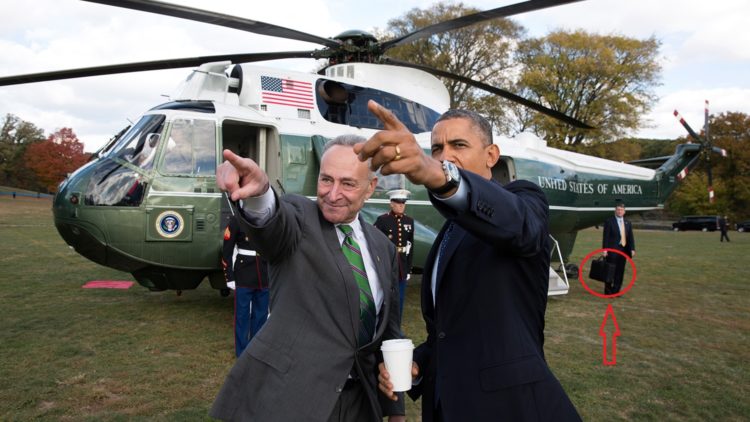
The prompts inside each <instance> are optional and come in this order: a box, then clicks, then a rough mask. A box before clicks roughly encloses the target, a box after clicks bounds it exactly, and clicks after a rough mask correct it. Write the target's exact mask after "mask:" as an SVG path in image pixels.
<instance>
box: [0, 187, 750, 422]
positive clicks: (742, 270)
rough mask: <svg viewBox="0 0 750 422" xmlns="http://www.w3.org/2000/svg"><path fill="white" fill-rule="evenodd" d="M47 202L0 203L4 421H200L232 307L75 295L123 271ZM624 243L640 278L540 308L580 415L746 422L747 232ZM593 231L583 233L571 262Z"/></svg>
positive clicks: (191, 295) (749, 383)
mask: <svg viewBox="0 0 750 422" xmlns="http://www.w3.org/2000/svg"><path fill="white" fill-rule="evenodd" d="M50 208H51V202H50V200H49V199H33V198H24V199H16V200H13V199H11V198H10V197H9V196H0V239H1V240H2V241H0V315H2V319H0V420H30V419H43V420H97V421H98V420H125V419H148V420H207V419H208V417H207V416H206V414H207V411H208V408H209V406H210V404H211V402H212V400H213V398H214V396H215V394H216V392H217V391H218V389H219V386H220V385H221V383H222V381H223V379H224V377H225V375H226V373H227V371H228V370H229V368H230V367H231V365H232V363H233V362H234V356H233V354H234V345H233V340H232V300H231V298H220V297H219V294H218V292H216V291H214V290H212V289H211V288H210V287H208V284H207V283H203V284H202V285H201V287H199V288H198V289H197V290H194V291H186V292H184V293H183V294H182V296H177V295H176V294H175V293H174V292H158V293H154V292H150V291H148V290H147V289H145V288H142V287H140V286H138V285H137V284H136V285H135V286H133V287H132V288H130V289H128V290H109V289H81V286H82V285H83V284H84V283H86V282H88V281H91V280H132V277H131V276H130V275H129V274H126V273H121V272H118V271H114V270H111V269H107V268H104V267H101V266H99V265H97V264H94V263H92V262H89V261H88V260H86V259H84V258H82V257H81V256H79V255H78V254H76V253H75V252H73V251H72V250H70V249H69V248H68V247H67V245H65V243H64V242H63V241H62V240H61V238H60V237H59V236H58V234H57V231H56V230H55V228H54V225H53V224H52V216H51V210H50ZM635 235H636V242H637V245H638V249H637V251H638V255H637V256H636V259H635V262H636V264H637V266H638V267H637V274H638V279H637V280H636V283H635V287H634V288H633V289H632V290H631V291H630V292H629V293H628V294H626V295H625V296H624V297H623V298H619V299H613V300H605V299H600V298H597V297H594V296H592V295H590V294H588V293H587V292H586V291H585V290H584V289H583V288H582V287H581V285H580V283H579V282H578V281H577V280H571V289H570V293H569V294H568V295H566V296H563V297H555V298H551V299H550V301H549V305H548V309H547V327H546V343H545V346H546V347H545V351H546V354H547V360H548V361H549V364H550V366H551V367H552V369H553V371H554V372H555V374H556V375H557V376H558V378H559V379H560V381H561V382H562V384H563V386H564V387H565V389H566V391H567V392H568V394H569V395H570V397H571V399H572V400H573V402H574V403H575V405H576V406H577V407H578V410H579V412H580V413H581V415H582V416H583V418H584V419H585V420H594V421H598V420H696V421H699V420H746V418H747V415H750V401H749V400H748V399H747V397H748V395H750V391H749V390H750V388H749V387H750V369H749V368H750V365H748V364H747V362H748V360H749V358H750V351H748V349H749V348H750V341H749V339H748V333H749V332H750V306H748V304H747V303H748V293H750V292H749V291H750V288H748V285H749V284H748V283H749V282H748V281H747V280H746V277H745V276H746V274H748V270H747V268H746V265H747V264H746V263H747V256H748V255H750V234H748V233H737V232H732V233H730V237H731V238H732V243H729V244H726V243H723V244H722V243H719V234H718V233H700V232H680V233H673V232H656V231H636V233H635ZM600 236H601V231H597V230H593V229H592V230H586V231H584V232H582V233H581V234H580V235H579V239H578V242H577V244H576V249H575V251H574V253H573V258H574V260H576V261H580V260H581V259H582V258H583V257H584V256H585V255H586V254H588V252H590V251H591V250H593V249H596V248H597V247H598V245H599V243H600V238H599V237H600ZM499 281H501V278H500V277H499ZM593 287H594V288H596V289H599V290H601V285H600V284H597V285H595V286H593ZM418 290H419V289H418V286H417V285H412V286H410V287H409V289H408V294H409V297H408V299H407V304H406V315H405V317H404V320H405V323H404V330H405V332H406V334H407V335H408V336H409V337H411V338H413V339H414V340H415V341H417V342H418V341H421V340H422V339H423V338H424V333H423V329H424V328H423V327H424V325H423V322H422V320H421V316H420V311H419V303H418V302H419V292H418ZM607 303H612V304H613V307H614V310H615V315H616V317H617V321H618V323H619V325H620V329H621V332H622V335H621V336H620V337H619V338H618V340H617V365H615V366H604V365H603V364H602V341H601V338H600V337H599V326H600V324H601V322H602V318H603V316H604V311H605V310H606V305H607ZM408 403H409V404H408V408H407V409H408V415H409V419H410V420H418V419H419V417H418V415H419V407H418V404H414V403H411V401H409V402H408Z"/></svg>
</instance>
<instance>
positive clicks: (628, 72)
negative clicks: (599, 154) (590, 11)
mask: <svg viewBox="0 0 750 422" xmlns="http://www.w3.org/2000/svg"><path fill="white" fill-rule="evenodd" d="M659 45H660V43H659V41H658V40H656V39H655V38H653V37H651V38H649V39H645V40H639V39H634V38H629V37H625V36H621V35H598V34H591V33H588V32H586V31H582V30H577V31H562V30H559V31H554V32H551V33H550V34H548V35H547V36H544V37H540V38H531V39H527V40H524V41H522V42H521V43H520V44H519V45H518V49H517V51H516V59H517V60H518V62H519V64H520V65H521V67H522V70H521V76H520V78H519V80H518V88H517V89H518V91H519V92H520V94H521V95H522V96H524V97H526V98H528V99H530V100H533V101H536V102H538V103H541V104H543V105H546V106H547V107H550V108H552V109H554V110H557V111H560V112H563V113H565V114H567V115H568V116H571V117H574V118H576V119H578V120H581V121H583V122H586V123H588V124H589V125H591V126H594V127H595V128H596V129H595V130H588V131H586V130H576V129H575V128H572V127H570V126H568V125H565V124H563V123H560V122H558V121H557V120H554V119H551V118H549V117H546V116H544V115H542V114H539V113H534V114H529V115H527V116H526V117H525V118H527V119H531V121H529V122H526V123H525V124H524V125H525V126H527V127H531V128H532V129H533V131H534V132H535V133H536V134H537V135H539V136H541V137H542V138H544V139H545V140H547V142H548V143H549V144H550V146H554V147H557V148H560V147H565V146H566V145H576V144H580V143H582V142H583V141H611V140H613V139H617V138H620V137H622V136H623V135H625V134H626V133H627V132H628V131H629V130H632V129H637V128H638V127H640V126H641V125H642V123H643V117H644V116H645V115H646V113H648V111H649V110H650V109H651V107H652V105H653V103H654V101H655V99H656V97H655V94H654V91H653V90H654V88H655V86H656V85H657V83H658V79H659V76H660V72H661V66H660V64H659V62H658V61H657V54H658V51H659Z"/></svg>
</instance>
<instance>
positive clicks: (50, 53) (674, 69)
mask: <svg viewBox="0 0 750 422" xmlns="http://www.w3.org/2000/svg"><path fill="white" fill-rule="evenodd" d="M171 2H173V3H179V4H185V5H189V6H192V7H198V8H202V9H210V10H213V11H218V12H222V13H226V14H231V15H235V16H241V17H244V18H248V19H254V20H258V21H263V22H268V23H273V24H276V25H279V26H284V27H287V28H291V29H296V30H300V31H304V32H309V33H311V34H315V35H318V36H322V37H331V36H334V35H336V34H338V33H340V32H342V31H345V30H347V29H364V30H371V29H373V28H375V27H378V28H385V27H386V25H387V22H388V20H389V19H391V18H394V17H400V16H402V15H403V14H404V13H406V12H407V11H408V10H409V9H412V8H415V7H419V8H424V7H427V6H429V5H431V4H433V3H434V1H427V0H399V1H395V0H384V1H374V2H354V1H348V0H305V1H300V0H274V1H271V2H261V1H239V0H235V1H231V0H213V1H211V2H207V1H203V2H201V1H197V0H171ZM511 3H513V2H512V1H508V0H502V1H488V0H466V1H465V4H466V5H470V6H474V7H477V8H480V9H492V8H495V7H499V6H503V5H508V4H511ZM748 17H750V2H748V1H747V0H722V1H713V2H707V1H705V0H679V1H678V0H628V1H623V0H586V1H583V2H580V3H575V4H571V5H564V6H559V7H556V8H552V9H547V10H544V11H540V12H531V13H527V14H524V15H518V16H516V17H514V19H515V20H517V21H518V22H520V23H521V24H522V25H524V26H525V27H526V28H527V29H528V31H529V34H530V35H533V36H541V35H545V34H546V33H548V32H549V31H550V30H553V29H558V28H564V29H579V28H580V29H584V30H586V31H589V32H595V33H600V34H610V33H617V34H622V35H626V36H630V37H637V38H647V37H649V36H651V35H654V36H656V37H657V38H658V39H660V40H661V41H662V43H663V44H662V47H661V50H660V51H661V58H660V59H661V60H662V63H663V71H662V80H661V82H662V85H661V86H660V87H658V88H657V90H656V92H657V94H658V96H659V98H660V100H659V102H658V103H657V104H656V105H655V106H654V108H653V112H652V113H651V114H650V115H649V119H650V120H651V126H652V127H644V128H642V129H641V130H639V131H638V132H637V133H635V134H634V135H635V136H640V137H653V138H669V139H674V138H676V137H678V136H683V135H684V129H682V127H681V126H680V125H679V123H678V122H677V121H676V120H675V118H674V117H673V116H672V111H673V110H674V109H675V108H676V109H678V110H679V111H680V112H681V113H682V115H683V116H685V118H686V119H687V120H688V122H689V123H690V124H691V126H693V128H695V129H696V130H698V129H699V128H700V127H701V126H702V122H703V101H704V100H705V99H708V100H709V101H710V102H711V112H712V113H720V112H722V111H738V112H743V113H750V82H748V75H749V74H750V47H748V46H750V28H749V27H750V25H749V24H748V22H747V19H748ZM0 22H1V23H2V24H0V76H8V75H14V74H24V73H35V72H44V71H51V70H60V69H70V68H77V67H84V66H97V65H105V64H113V63H127V62H134V61H148V60H159V59H164V58H178V57H192V56H201V55H215V54H228V53H247V52H260V51H277V50H308V49H310V50H312V49H315V48H319V46H317V45H315V44H309V43H302V42H295V41H288V40H281V39H275V38H271V37H265V36H259V35H255V34H250V33H246V32H242V31H238V30H233V29H229V28H221V27H215V26H212V25H208V24H202V23H194V22H190V21H186V20H182V19H177V18H172V17H168V16H158V15H154V14H150V13H145V12H137V11H130V10H126V9H122V8H117V7H111V6H103V5H98V4H93V3H87V2H82V1H75V0H34V1H32V2H30V1H28V0H2V2H0ZM262 65H270V66H273V67H282V68H293V69H296V70H302V71H307V70H311V69H313V68H314V67H315V62H314V61H311V60H309V61H305V60H282V61H276V62H271V63H262ZM189 71H190V69H177V70H167V71H153V72H141V73H132V74H127V75H113V76H99V77H91V78H82V79H74V80H66V81H57V82H45V83H37V84H28V85H20V86H13V87H0V115H2V116H4V115H5V114H6V113H12V114H15V115H17V116H19V117H20V118H21V119H23V120H26V121H29V122H32V123H34V124H36V125H37V126H39V127H41V128H43V129H44V130H45V131H46V132H47V133H51V132H53V131H55V130H56V129H58V128H61V127H71V128H73V130H74V131H75V132H76V134H77V135H78V137H79V138H80V139H81V140H82V141H83V142H84V143H85V145H86V150H87V151H94V150H96V149H97V148H98V147H99V146H101V145H102V144H103V143H104V142H105V141H106V140H107V139H109V138H110V136H112V134H114V133H116V132H117V131H119V130H120V129H122V128H123V127H124V126H126V125H127V124H128V122H127V119H130V120H131V121H135V120H136V119H138V117H139V116H140V115H141V114H142V113H143V112H144V111H146V110H148V109H150V108H151V107H153V106H155V105H158V104H160V103H162V102H164V101H165V98H164V97H163V96H162V95H165V94H169V93H171V92H173V91H174V89H175V88H176V87H177V85H178V84H179V83H180V81H182V80H183V79H184V78H185V77H186V76H187V75H188V73H189Z"/></svg>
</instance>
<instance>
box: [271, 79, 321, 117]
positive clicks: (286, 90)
mask: <svg viewBox="0 0 750 422" xmlns="http://www.w3.org/2000/svg"><path fill="white" fill-rule="evenodd" d="M260 88H261V98H262V99H263V102H264V103H268V104H278V105H284V106H292V107H297V108H303V109H307V110H312V108H313V93H312V84H311V83H310V82H304V81H295V80H293V79H281V78H275V77H273V76H261V77H260Z"/></svg>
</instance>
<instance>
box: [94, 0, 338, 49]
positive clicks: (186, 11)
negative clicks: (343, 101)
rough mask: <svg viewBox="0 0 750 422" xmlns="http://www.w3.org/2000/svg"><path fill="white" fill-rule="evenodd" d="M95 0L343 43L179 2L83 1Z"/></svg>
mask: <svg viewBox="0 0 750 422" xmlns="http://www.w3.org/2000/svg"><path fill="white" fill-rule="evenodd" d="M83 1H88V2H91V3H99V4H105V5H109V6H117V7H122V8H125V9H133V10H140V11H143V12H151V13H156V14H159V15H167V16H174V17H176V18H182V19H189V20H192V21H197V22H203V23H208V24H211V25H218V26H225V27H227V28H233V29H239V30H241V31H247V32H253V33H255V34H261V35H269V36H272V37H279V38H287V39H291V40H298V41H306V42H311V43H315V44H322V45H325V46H326V47H331V48H336V47H339V46H340V45H341V43H340V42H338V41H336V40H332V39H330V38H323V37H319V36H317V35H312V34H308V33H306V32H301V31H296V30H294V29H289V28H284V27H283V26H277V25H273V24H270V23H265V22H259V21H254V20H250V19H244V18H239V17H236V16H231V15H225V14H223V13H216V12H209V11H207V10H201V9H196V8H193V7H187V6H179V5H176V4H170V3H162V2H159V1H153V0H83Z"/></svg>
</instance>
